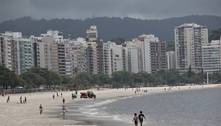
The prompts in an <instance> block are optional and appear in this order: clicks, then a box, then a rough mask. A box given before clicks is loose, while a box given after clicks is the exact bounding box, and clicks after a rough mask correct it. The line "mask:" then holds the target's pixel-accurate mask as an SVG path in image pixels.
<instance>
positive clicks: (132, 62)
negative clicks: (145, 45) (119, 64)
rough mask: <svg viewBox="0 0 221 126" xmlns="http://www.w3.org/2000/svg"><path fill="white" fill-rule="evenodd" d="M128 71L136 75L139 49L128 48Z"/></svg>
mask: <svg viewBox="0 0 221 126" xmlns="http://www.w3.org/2000/svg"><path fill="white" fill-rule="evenodd" d="M127 50H128V71H129V72H131V73H138V72H140V71H139V62H140V60H139V49H138V48H137V47H128V48H127Z"/></svg>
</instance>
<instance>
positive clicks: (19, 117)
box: [0, 84, 221, 126]
mask: <svg viewBox="0 0 221 126" xmlns="http://www.w3.org/2000/svg"><path fill="white" fill-rule="evenodd" d="M216 87H221V85H216V84H210V85H203V86H202V85H189V86H176V87H143V88H140V92H137V93H136V94H135V89H100V90H96V89H91V90H93V91H94V92H95V93H96V95H97V99H107V98H117V97H122V96H133V95H143V94H147V95H149V94H154V93H165V92H172V91H183V90H200V89H205V88H216ZM144 90H147V93H145V92H143V91H144ZM60 93H61V92H59V95H60ZM71 93H72V92H71V91H66V92H62V94H63V95H62V97H61V96H58V97H57V96H56V93H55V92H43V93H42V92H39V93H26V94H12V95H10V102H9V103H6V100H7V97H8V95H6V96H4V97H3V96H0V109H1V111H0V126H65V125H66V126H68V125H69V126H71V125H72V126H73V124H78V123H80V122H78V121H75V120H63V119H61V118H51V117H50V116H49V114H47V113H49V112H51V111H53V109H54V108H57V107H59V106H61V105H62V104H63V103H62V99H63V98H65V101H66V102H65V103H69V102H76V101H78V100H81V99H80V98H77V99H75V100H72V99H71ZM53 94H54V95H55V99H54V100H53V98H52V95H53ZM20 96H23V98H24V97H25V96H26V97H27V103H26V104H20V103H19V98H20ZM40 104H42V106H43V114H42V115H40V114H39V105H40Z"/></svg>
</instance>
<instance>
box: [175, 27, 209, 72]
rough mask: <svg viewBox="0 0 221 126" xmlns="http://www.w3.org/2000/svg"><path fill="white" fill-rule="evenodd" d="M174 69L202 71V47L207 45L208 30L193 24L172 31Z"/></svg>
mask: <svg viewBox="0 0 221 126" xmlns="http://www.w3.org/2000/svg"><path fill="white" fill-rule="evenodd" d="M174 34H175V56H176V69H178V70H184V71H185V70H188V68H189V67H191V68H192V70H194V71H200V70H201V69H202V48H201V47H202V45H204V44H207V43H208V29H207V28H206V27H205V26H201V25H198V24H194V23H189V24H182V25H180V26H177V27H176V28H175V30H174Z"/></svg>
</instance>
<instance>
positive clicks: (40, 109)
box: [39, 104, 43, 115]
mask: <svg viewBox="0 0 221 126" xmlns="http://www.w3.org/2000/svg"><path fill="white" fill-rule="evenodd" d="M39 111H40V115H41V114H42V112H43V107H42V105H41V104H40V106H39Z"/></svg>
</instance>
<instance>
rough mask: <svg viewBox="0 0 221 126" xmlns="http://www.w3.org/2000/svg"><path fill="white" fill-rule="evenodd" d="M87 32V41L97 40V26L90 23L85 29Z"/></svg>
mask: <svg viewBox="0 0 221 126" xmlns="http://www.w3.org/2000/svg"><path fill="white" fill-rule="evenodd" d="M86 34H87V41H88V42H97V41H98V32H97V26H96V25H92V26H90V28H89V29H87V31H86Z"/></svg>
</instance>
